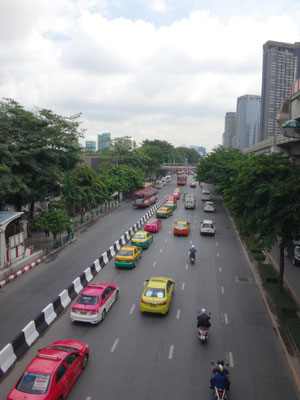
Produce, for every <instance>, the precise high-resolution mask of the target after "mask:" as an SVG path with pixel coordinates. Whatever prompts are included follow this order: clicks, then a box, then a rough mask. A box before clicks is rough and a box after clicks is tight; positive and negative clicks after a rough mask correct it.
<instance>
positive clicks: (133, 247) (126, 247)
mask: <svg viewBox="0 0 300 400" xmlns="http://www.w3.org/2000/svg"><path fill="white" fill-rule="evenodd" d="M135 248H136V246H122V247H121V248H120V250H134V249H135Z"/></svg>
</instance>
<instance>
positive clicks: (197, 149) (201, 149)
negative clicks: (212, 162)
mask: <svg viewBox="0 0 300 400" xmlns="http://www.w3.org/2000/svg"><path fill="white" fill-rule="evenodd" d="M190 148H191V149H194V150H196V151H198V153H199V154H200V155H202V156H204V155H205V154H206V148H205V147H203V146H190Z"/></svg>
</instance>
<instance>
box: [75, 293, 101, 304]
mask: <svg viewBox="0 0 300 400" xmlns="http://www.w3.org/2000/svg"><path fill="white" fill-rule="evenodd" d="M98 301H99V296H90V295H87V294H82V295H81V296H80V297H79V299H78V301H77V304H83V305H85V306H95V305H97V304H98Z"/></svg>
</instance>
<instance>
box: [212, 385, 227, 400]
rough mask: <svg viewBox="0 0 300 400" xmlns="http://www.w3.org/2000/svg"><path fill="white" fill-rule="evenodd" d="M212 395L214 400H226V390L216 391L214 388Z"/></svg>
mask: <svg viewBox="0 0 300 400" xmlns="http://www.w3.org/2000/svg"><path fill="white" fill-rule="evenodd" d="M214 395H215V399H216V400H227V392H226V389H218V388H217V387H216V386H214Z"/></svg>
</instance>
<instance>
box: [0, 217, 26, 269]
mask: <svg viewBox="0 0 300 400" xmlns="http://www.w3.org/2000/svg"><path fill="white" fill-rule="evenodd" d="M22 214H24V213H23V212H15V211H0V270H1V269H3V268H4V267H5V266H6V265H7V252H6V249H7V245H6V239H5V230H6V228H7V226H8V225H9V224H10V223H11V222H12V221H13V220H15V219H17V218H20V217H21V215H22Z"/></svg>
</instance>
